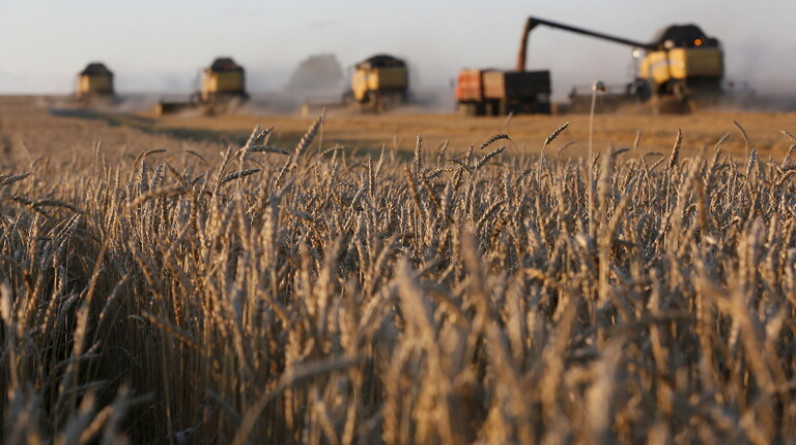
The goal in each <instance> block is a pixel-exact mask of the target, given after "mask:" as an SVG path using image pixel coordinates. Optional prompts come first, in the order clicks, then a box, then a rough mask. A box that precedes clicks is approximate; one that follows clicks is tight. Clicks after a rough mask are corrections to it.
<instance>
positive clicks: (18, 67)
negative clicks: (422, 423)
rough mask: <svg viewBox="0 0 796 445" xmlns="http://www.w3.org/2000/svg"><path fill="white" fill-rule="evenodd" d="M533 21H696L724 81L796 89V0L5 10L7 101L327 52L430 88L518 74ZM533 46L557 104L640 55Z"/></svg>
mask: <svg viewBox="0 0 796 445" xmlns="http://www.w3.org/2000/svg"><path fill="white" fill-rule="evenodd" d="M529 15H535V16H539V17H543V18H547V19H550V20H555V21H559V22H563V23H568V24H573V25H577V26H582V27H585V28H589V29H593V30H596V31H602V32H606V33H610V34H614V35H617V36H622V37H627V38H631V39H635V40H641V41H647V40H650V39H651V38H652V36H653V34H654V33H655V32H656V31H657V30H658V29H659V28H661V27H663V26H665V25H667V24H670V23H675V22H676V23H685V22H693V23H696V24H698V25H700V26H701V27H702V28H703V29H704V30H705V32H707V33H708V34H709V35H712V36H715V37H717V38H719V39H720V40H721V41H722V43H723V45H724V48H725V51H726V66H727V78H729V79H734V80H737V81H748V82H750V83H751V84H752V86H753V87H754V88H756V89H759V90H763V91H765V90H774V89H777V90H782V91H789V92H796V80H794V79H796V75H794V68H796V63H794V62H796V26H794V21H796V1H794V0H759V1H741V0H727V1H723V2H719V1H697V0H690V1H685V0H670V1H655V2H650V1H646V0H645V1H641V0H606V1H596V0H594V1H588V0H570V1H565V0H561V1H547V2H540V1H515V0H505V1H501V0H493V1H472V0H458V1H455V0H442V1H430V0H426V1H419V0H404V1H378V0H371V1H369V2H366V1H354V0H337V1H306V0H305V1H283V2H262V1H261V2H256V1H247V0H225V1H208V0H190V1H189V0H160V1H156V0H138V1H118V0H71V1H64V0H0V57H2V58H1V59H0V94H4V93H29V92H36V93H68V92H70V91H71V90H72V88H73V79H74V75H75V73H76V72H78V71H80V70H81V69H82V68H83V67H84V66H85V64H86V63H87V62H90V61H94V60H100V61H104V62H106V63H107V65H108V66H109V67H110V68H111V69H112V70H113V71H114V72H115V73H116V86H117V90H118V91H119V92H143V91H157V92H168V91H174V92H186V91H190V90H191V89H192V88H193V83H194V79H195V77H196V74H197V72H198V71H199V70H200V69H201V68H202V67H204V66H206V65H207V64H209V63H210V62H211V61H212V59H213V58H214V57H216V56H218V55H230V56H232V57H234V58H235V59H236V60H237V61H238V62H239V63H241V64H242V65H244V67H246V68H247V70H248V73H249V84H250V85H249V88H250V90H252V91H258V90H275V89H279V88H281V86H282V85H283V84H284V82H285V81H286V80H287V78H288V77H289V75H290V73H291V72H292V70H293V69H294V68H295V67H296V65H297V64H298V63H299V62H300V61H301V60H302V59H304V58H305V57H307V56H309V55H311V54H319V53H334V54H336V55H337V57H338V60H339V61H340V63H341V64H342V65H343V66H344V67H347V66H350V65H353V64H354V63H355V62H357V61H358V60H360V59H363V58H365V57H368V56H370V55H372V54H374V53H377V52H388V53H393V54H395V55H398V56H400V57H404V58H406V59H407V60H408V61H409V62H410V64H412V66H413V68H414V70H415V71H416V73H417V76H418V79H419V81H420V83H421V84H422V85H427V86H437V85H446V84H447V83H448V82H449V80H450V79H451V78H453V77H455V75H456V72H457V71H458V70H459V69H460V68H462V67H485V66H492V67H505V68H510V67H513V66H514V63H515V58H516V53H517V49H518V45H519V38H520V33H521V30H522V26H523V23H524V20H525V18H526V17H527V16H529ZM530 42H531V43H530V46H529V68H530V69H550V70H551V71H552V75H553V84H554V85H553V87H554V90H555V92H556V94H557V95H561V94H565V93H566V91H568V90H569V88H570V87H571V86H572V85H573V84H588V83H590V82H591V81H592V80H594V79H598V78H599V79H602V80H604V81H606V82H608V83H616V84H619V83H622V82H624V81H626V80H628V78H629V76H630V70H631V58H630V48H627V47H623V46H620V45H616V44H612V43H609V42H603V41H599V40H594V39H590V38H586V37H582V36H579V35H574V34H570V33H565V32H562V31H555V30H551V29H549V28H542V27H540V28H537V29H536V30H534V32H533V33H532V35H531V39H530Z"/></svg>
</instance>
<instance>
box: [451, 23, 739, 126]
mask: <svg viewBox="0 0 796 445" xmlns="http://www.w3.org/2000/svg"><path fill="white" fill-rule="evenodd" d="M540 25H543V26H548V27H551V28H554V29H560V30H563V31H569V32H574V33H577V34H582V35H585V36H589V37H594V38H598V39H602V40H607V41H610V42H614V43H618V44H621V45H627V46H631V47H633V48H634V50H633V54H634V56H635V57H641V61H640V64H639V69H638V73H637V74H636V78H635V79H634V80H633V81H632V82H630V83H628V84H626V85H624V86H623V87H621V88H619V89H618V90H615V91H614V92H609V93H608V99H609V102H613V103H617V104H618V103H628V102H635V103H643V102H651V103H652V105H653V107H654V109H655V110H656V111H687V110H688V109H689V108H692V107H693V106H694V104H695V103H714V102H715V101H716V100H717V99H718V98H719V96H720V95H721V93H722V90H721V82H722V78H723V77H724V53H723V51H722V49H721V45H720V43H719V41H718V40H717V39H716V38H713V37H708V36H707V35H706V34H705V33H704V32H703V31H702V29H700V28H699V27H698V26H696V25H693V24H687V25H670V26H667V27H666V28H664V29H662V30H661V31H660V32H658V34H656V36H655V38H654V39H653V40H652V42H649V43H645V42H639V41H634V40H631V39H625V38H622V37H615V36H611V35H608V34H604V33H601V32H596V31H590V30H587V29H583V28H579V27H575V26H571V25H566V24H562V23H556V22H553V21H550V20H544V19H540V18H537V17H529V18H528V19H527V20H526V22H525V27H524V29H523V33H522V38H521V40H520V49H519V52H518V55H517V66H516V69H515V70H514V71H498V70H463V71H462V72H460V74H459V82H458V84H457V88H456V101H457V107H458V109H459V111H460V112H461V113H463V114H470V115H496V114H506V113H507V112H509V111H513V112H515V113H517V112H530V113H534V112H536V113H549V112H550V106H549V104H550V102H549V95H550V80H549V72H548V71H526V69H525V67H526V60H527V48H528V37H529V35H530V32H531V31H532V30H533V29H534V28H536V27H537V26H540ZM641 51H643V52H644V53H643V56H642V55H641V54H642V53H641ZM509 79H511V81H509ZM501 81H502V82H501ZM513 82H517V84H519V86H517V87H514V88H509V87H507V86H508V85H513ZM501 84H502V86H503V88H499V87H500V86H501ZM590 94H591V93H587V94H579V93H578V91H577V90H573V92H572V93H571V94H570V99H571V100H572V107H573V109H577V108H579V105H580V104H581V103H582V102H583V101H584V100H585V98H586V97H589V98H590Z"/></svg>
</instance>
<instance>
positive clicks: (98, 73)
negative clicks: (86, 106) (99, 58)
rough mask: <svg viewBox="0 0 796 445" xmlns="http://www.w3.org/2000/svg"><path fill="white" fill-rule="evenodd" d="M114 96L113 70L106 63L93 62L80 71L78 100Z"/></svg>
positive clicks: (77, 86) (76, 90) (76, 95)
mask: <svg viewBox="0 0 796 445" xmlns="http://www.w3.org/2000/svg"><path fill="white" fill-rule="evenodd" d="M114 96H115V92H114V90H113V72H111V70H109V69H108V67H106V66H105V64H103V63H100V62H92V63H89V64H88V65H87V66H86V68H85V69H83V71H81V72H80V73H78V75H77V85H76V88H75V97H76V98H77V99H78V100H80V101H83V102H88V101H91V100H94V99H112V98H114Z"/></svg>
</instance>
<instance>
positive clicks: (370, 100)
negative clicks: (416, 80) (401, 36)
mask: <svg viewBox="0 0 796 445" xmlns="http://www.w3.org/2000/svg"><path fill="white" fill-rule="evenodd" d="M408 94H409V72H408V71H407V68H406V62H404V61H403V60H401V59H398V58H395V57H393V56H389V55H386V54H379V55H376V56H373V57H370V58H368V59H367V60H365V61H363V62H360V63H358V64H357V65H356V69H355V71H354V75H353V76H352V78H351V91H350V92H349V94H348V96H347V98H348V99H349V101H353V102H356V103H358V104H360V105H362V106H364V107H368V108H372V109H375V110H377V111H384V110H386V109H390V108H395V107H396V106H399V105H403V104H404V103H406V101H407V99H408Z"/></svg>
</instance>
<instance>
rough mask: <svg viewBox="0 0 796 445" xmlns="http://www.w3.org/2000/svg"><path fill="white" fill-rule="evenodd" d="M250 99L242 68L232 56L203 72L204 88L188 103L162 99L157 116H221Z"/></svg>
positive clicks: (156, 109) (218, 60) (202, 82)
mask: <svg viewBox="0 0 796 445" xmlns="http://www.w3.org/2000/svg"><path fill="white" fill-rule="evenodd" d="M248 99H249V95H248V93H246V88H245V73H244V70H243V67H242V66H240V65H238V64H237V63H235V61H234V60H232V58H230V57H219V58H217V59H216V60H214V61H213V63H212V64H211V65H210V66H209V67H207V68H206V69H204V70H203V71H202V77H201V88H200V90H199V91H197V92H195V93H193V94H192V95H191V96H190V98H189V99H188V100H175V99H161V100H160V101H159V102H158V103H157V105H156V106H155V112H156V113H157V114H158V115H164V114H173V113H178V112H181V111H185V110H191V109H199V110H201V111H202V112H203V114H206V115H215V114H221V113H224V112H227V111H229V110H230V109H232V108H234V107H235V106H237V105H239V104H241V103H243V102H245V101H247V100H248Z"/></svg>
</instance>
